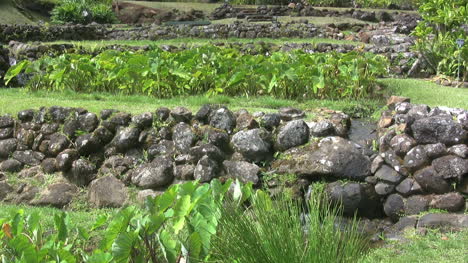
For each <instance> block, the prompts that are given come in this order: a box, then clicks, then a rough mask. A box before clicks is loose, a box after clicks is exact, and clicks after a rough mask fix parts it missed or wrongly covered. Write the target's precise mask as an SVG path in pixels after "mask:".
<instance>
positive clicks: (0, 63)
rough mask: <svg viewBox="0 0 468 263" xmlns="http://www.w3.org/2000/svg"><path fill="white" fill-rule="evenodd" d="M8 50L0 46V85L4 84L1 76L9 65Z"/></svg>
mask: <svg viewBox="0 0 468 263" xmlns="http://www.w3.org/2000/svg"><path fill="white" fill-rule="evenodd" d="M8 53H9V50H8V49H5V48H3V47H2V46H0V87H1V86H3V85H4V83H3V77H4V76H5V73H6V72H7V71H8V68H9V67H10V62H9V55H8Z"/></svg>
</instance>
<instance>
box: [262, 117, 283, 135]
mask: <svg viewBox="0 0 468 263" xmlns="http://www.w3.org/2000/svg"><path fill="white" fill-rule="evenodd" d="M280 123H281V117H280V115H279V114H277V113H267V114H265V115H263V116H262V120H261V122H260V125H261V126H262V127H263V128H265V129H267V130H270V131H271V130H273V129H274V128H276V127H278V126H279V125H280Z"/></svg>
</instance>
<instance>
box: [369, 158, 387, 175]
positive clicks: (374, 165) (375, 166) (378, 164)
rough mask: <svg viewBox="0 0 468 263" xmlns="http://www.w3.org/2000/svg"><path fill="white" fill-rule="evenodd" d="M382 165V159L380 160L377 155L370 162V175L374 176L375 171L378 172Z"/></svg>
mask: <svg viewBox="0 0 468 263" xmlns="http://www.w3.org/2000/svg"><path fill="white" fill-rule="evenodd" d="M383 164H384V159H383V158H382V156H380V155H377V156H376V157H375V158H374V160H372V164H371V173H372V174H375V173H376V172H377V170H379V169H380V167H382V165H383Z"/></svg>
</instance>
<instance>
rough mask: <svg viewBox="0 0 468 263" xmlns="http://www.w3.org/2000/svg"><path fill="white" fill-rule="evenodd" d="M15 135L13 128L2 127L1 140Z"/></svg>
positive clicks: (0, 131) (0, 130)
mask: <svg viewBox="0 0 468 263" xmlns="http://www.w3.org/2000/svg"><path fill="white" fill-rule="evenodd" d="M12 137H13V128H3V129H0V140H4V139H9V138H12Z"/></svg>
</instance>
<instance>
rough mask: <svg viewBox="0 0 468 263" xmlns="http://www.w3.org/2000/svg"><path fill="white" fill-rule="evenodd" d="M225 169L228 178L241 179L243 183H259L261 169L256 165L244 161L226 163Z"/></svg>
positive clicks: (224, 163) (224, 164)
mask: <svg viewBox="0 0 468 263" xmlns="http://www.w3.org/2000/svg"><path fill="white" fill-rule="evenodd" d="M223 167H224V171H225V172H226V175H227V176H228V177H231V178H235V179H239V181H240V182H242V183H249V182H251V183H252V184H254V185H256V184H258V182H259V177H258V173H259V172H260V167H258V166H257V165H255V164H252V163H249V162H244V161H224V162H223Z"/></svg>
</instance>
